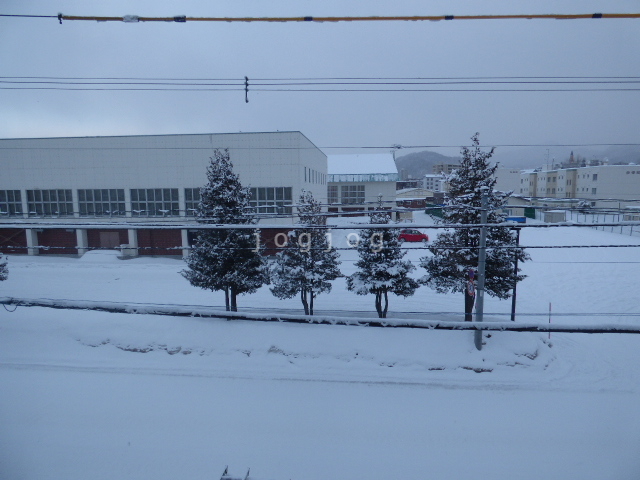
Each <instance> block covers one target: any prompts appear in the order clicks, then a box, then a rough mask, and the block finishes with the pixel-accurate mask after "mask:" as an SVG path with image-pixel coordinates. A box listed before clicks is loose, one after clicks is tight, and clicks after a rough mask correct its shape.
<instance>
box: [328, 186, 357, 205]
mask: <svg viewBox="0 0 640 480" xmlns="http://www.w3.org/2000/svg"><path fill="white" fill-rule="evenodd" d="M327 197H328V201H329V203H342V204H347V205H354V204H361V203H364V200H365V197H364V185H341V186H340V197H338V186H337V185H329V187H327Z"/></svg>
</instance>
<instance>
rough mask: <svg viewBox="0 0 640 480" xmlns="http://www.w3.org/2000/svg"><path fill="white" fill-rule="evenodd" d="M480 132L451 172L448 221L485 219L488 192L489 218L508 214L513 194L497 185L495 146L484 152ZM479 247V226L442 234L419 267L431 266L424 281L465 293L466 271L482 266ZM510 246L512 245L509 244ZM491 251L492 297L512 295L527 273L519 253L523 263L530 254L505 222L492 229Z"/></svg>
mask: <svg viewBox="0 0 640 480" xmlns="http://www.w3.org/2000/svg"><path fill="white" fill-rule="evenodd" d="M478 136H479V134H478V133H476V134H475V135H474V136H473V137H472V138H471V140H472V146H471V148H469V147H463V148H462V150H461V154H462V159H461V161H460V167H459V168H458V169H456V170H455V171H454V172H453V173H452V174H450V175H448V177H447V181H448V183H449V191H448V193H447V198H446V201H445V208H444V209H443V223H445V224H478V223H481V222H480V219H481V211H482V210H481V207H482V196H483V194H484V193H486V195H487V201H488V211H487V223H502V222H504V220H505V218H506V215H505V214H503V213H502V212H501V209H502V207H504V205H505V204H506V202H507V199H508V197H509V195H508V194H505V193H502V192H498V191H495V190H494V187H495V183H496V179H495V175H494V173H495V171H496V168H497V165H491V164H490V162H489V159H490V158H491V156H492V155H493V151H494V150H493V149H491V150H490V151H489V152H485V151H482V150H481V149H480V147H479V145H480V142H479V139H478ZM479 246H480V229H479V228H477V229H475V228H457V229H452V230H448V231H444V232H443V233H441V234H439V235H438V237H437V238H436V239H435V240H434V242H433V243H432V244H431V247H430V249H429V250H430V251H431V253H432V256H425V257H422V258H421V259H420V266H421V267H423V268H424V269H426V271H427V275H426V276H425V277H423V278H422V279H421V282H422V283H425V284H426V285H428V286H430V287H431V288H433V289H434V290H436V291H437V292H438V293H449V292H466V291H467V288H468V283H469V278H468V276H467V274H468V272H469V271H470V270H477V268H478V253H479ZM510 246H512V247H513V248H504V247H510ZM495 247H500V248H495ZM486 252H487V259H486V274H485V290H486V292H487V294H489V295H491V296H495V297H498V298H501V299H505V298H508V297H509V296H510V291H511V290H512V289H513V287H514V285H515V284H516V282H519V281H521V280H523V279H524V278H525V277H524V275H520V274H518V273H515V261H516V258H517V260H518V261H520V262H522V261H524V260H527V259H528V258H529V256H528V255H527V254H526V253H525V252H524V250H523V249H521V248H517V247H516V238H515V236H514V234H513V233H512V232H511V231H510V230H509V229H508V228H504V227H493V228H492V227H490V228H488V231H487V250H486Z"/></svg>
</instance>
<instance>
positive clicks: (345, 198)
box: [327, 154, 399, 215]
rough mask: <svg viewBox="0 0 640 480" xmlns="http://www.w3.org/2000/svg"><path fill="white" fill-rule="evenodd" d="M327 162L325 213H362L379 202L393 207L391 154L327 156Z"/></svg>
mask: <svg viewBox="0 0 640 480" xmlns="http://www.w3.org/2000/svg"><path fill="white" fill-rule="evenodd" d="M327 162H328V171H329V174H328V178H327V203H328V211H329V212H334V213H349V214H351V215H353V214H363V213H364V212H367V211H371V210H375V209H376V208H377V206H378V201H379V199H381V200H382V205H383V208H386V209H391V208H393V207H394V206H395V202H396V183H397V182H398V181H399V175H398V171H397V169H396V165H395V162H394V160H393V156H392V155H391V154H368V155H365V154H362V155H330V156H329V157H328V158H327Z"/></svg>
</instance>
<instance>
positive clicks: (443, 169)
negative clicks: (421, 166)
mask: <svg viewBox="0 0 640 480" xmlns="http://www.w3.org/2000/svg"><path fill="white" fill-rule="evenodd" d="M458 168H460V164H459V163H436V164H434V165H433V167H432V172H433V173H434V174H437V173H446V174H449V173H453V171H454V170H457V169H458Z"/></svg>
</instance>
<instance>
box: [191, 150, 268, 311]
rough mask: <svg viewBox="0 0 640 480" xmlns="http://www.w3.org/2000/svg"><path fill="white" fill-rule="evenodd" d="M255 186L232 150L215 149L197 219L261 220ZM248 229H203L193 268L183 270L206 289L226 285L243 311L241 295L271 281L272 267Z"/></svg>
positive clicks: (230, 307) (229, 300) (232, 304)
mask: <svg viewBox="0 0 640 480" xmlns="http://www.w3.org/2000/svg"><path fill="white" fill-rule="evenodd" d="M250 196H251V194H250V191H249V188H246V187H243V186H242V185H241V183H240V180H239V178H238V175H236V174H234V173H233V164H232V162H231V159H230V158H229V151H228V150H226V149H225V150H215V152H214V156H213V157H211V163H210V164H209V166H208V167H207V184H206V185H205V186H204V187H203V188H201V189H200V204H199V205H198V211H197V221H198V222H199V223H202V224H224V225H230V224H237V225H248V224H253V223H255V220H254V218H253V215H251V212H250V209H249V199H250ZM252 233H253V232H252V231H251V230H247V229H232V228H230V229H210V230H200V231H199V232H198V236H197V239H196V242H195V245H194V246H193V248H192V250H191V253H190V254H189V256H188V257H187V258H186V260H185V261H186V263H187V270H183V271H182V272H180V273H181V274H182V276H184V277H185V278H186V279H187V280H189V282H190V283H191V285H193V286H195V287H200V288H203V289H206V290H212V291H219V290H223V291H224V294H225V306H226V308H227V311H233V312H235V311H237V309H238V308H237V300H236V297H237V296H238V295H239V294H245V293H254V292H255V291H256V290H257V289H258V288H260V287H261V286H262V285H264V284H265V283H268V282H269V276H268V268H267V266H266V263H265V260H264V257H262V255H261V254H260V251H256V240H255V237H254V236H253V235H252Z"/></svg>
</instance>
